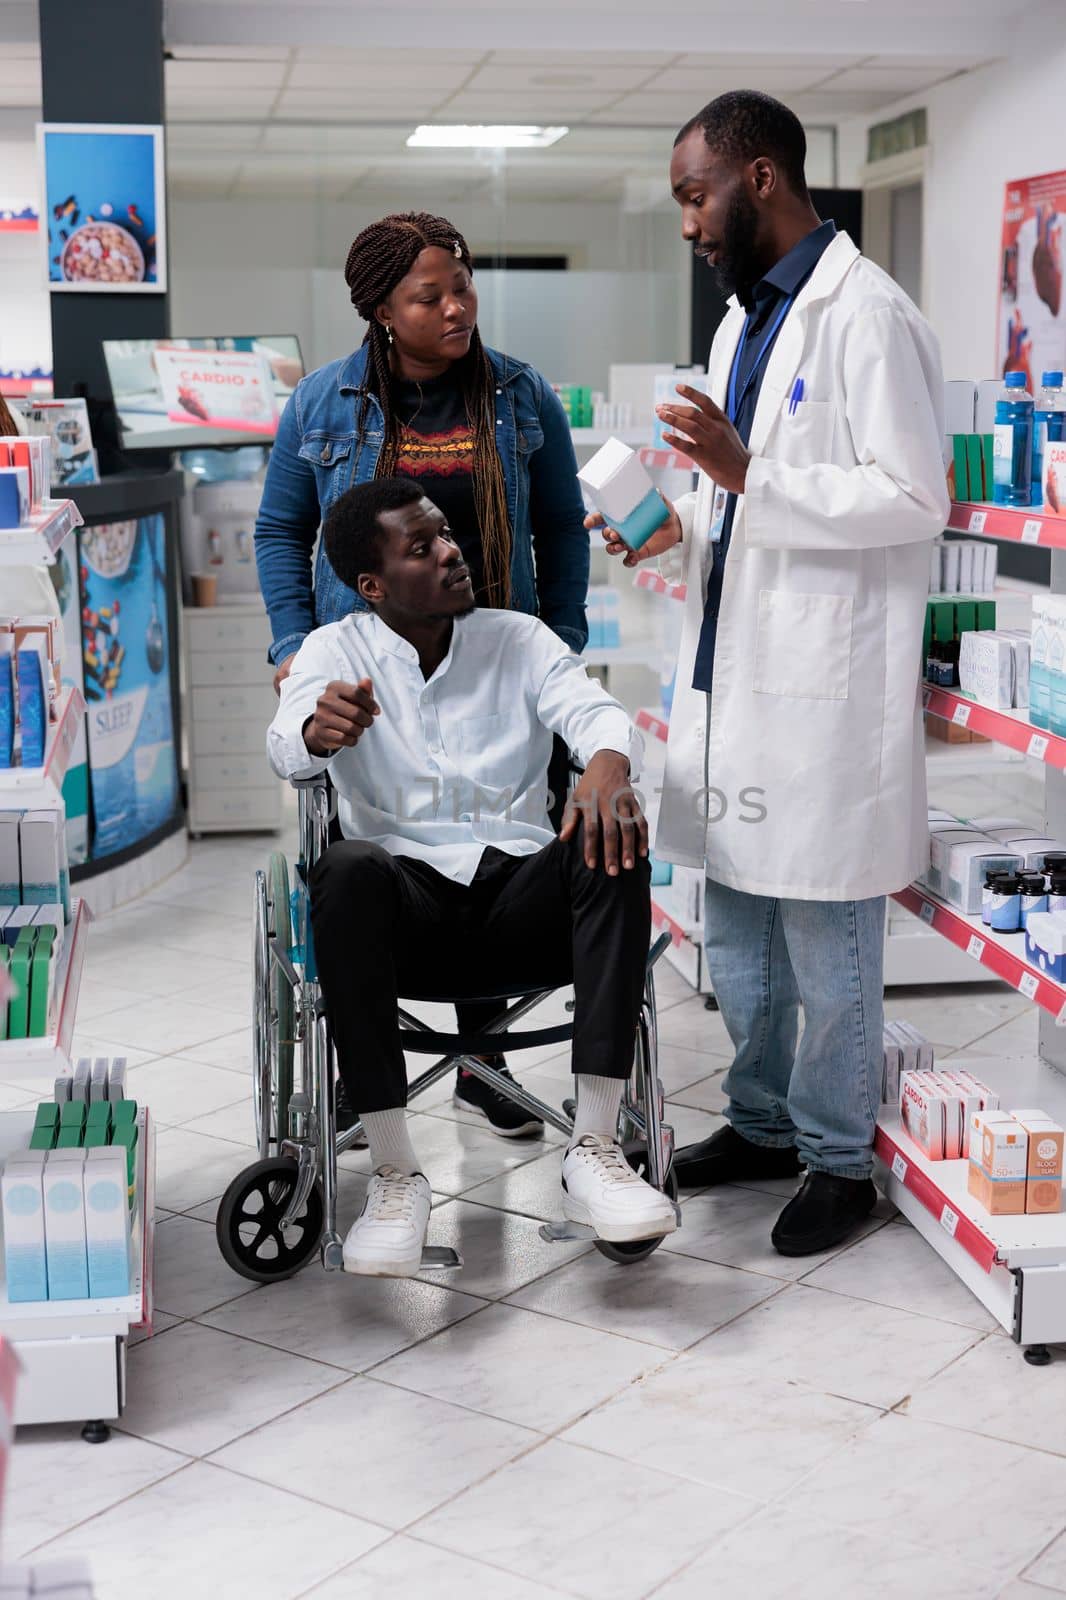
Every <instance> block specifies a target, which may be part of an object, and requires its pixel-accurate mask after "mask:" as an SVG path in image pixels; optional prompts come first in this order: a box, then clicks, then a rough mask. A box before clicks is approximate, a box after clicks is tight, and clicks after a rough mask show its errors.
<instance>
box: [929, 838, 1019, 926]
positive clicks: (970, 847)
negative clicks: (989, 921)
mask: <svg viewBox="0 0 1066 1600" xmlns="http://www.w3.org/2000/svg"><path fill="white" fill-rule="evenodd" d="M940 837H941V838H943V837H944V835H941V836H940ZM938 842H939V841H938V840H937V839H936V838H934V840H933V843H934V845H935V844H937V843H938ZM945 854H946V868H942V870H941V876H940V888H939V891H938V892H939V893H940V894H942V895H943V896H944V898H945V899H946V900H947V901H948V902H949V903H950V904H951V905H953V906H957V907H958V909H959V910H960V911H962V912H964V913H965V914H966V915H967V916H976V914H977V913H978V912H979V911H980V910H981V891H982V889H983V888H984V882H985V875H986V874H987V873H989V872H1017V871H1018V869H1019V868H1020V867H1021V865H1022V858H1021V856H1020V855H1018V854H1017V853H1016V852H1014V851H1011V850H1005V849H1004V848H1003V847H1002V846H1000V845H997V844H996V843H995V842H994V841H993V840H989V839H984V840H982V839H980V838H977V839H972V838H967V839H959V840H956V841H954V842H953V843H952V844H951V845H950V846H949V847H948V849H947V851H946V852H945Z"/></svg>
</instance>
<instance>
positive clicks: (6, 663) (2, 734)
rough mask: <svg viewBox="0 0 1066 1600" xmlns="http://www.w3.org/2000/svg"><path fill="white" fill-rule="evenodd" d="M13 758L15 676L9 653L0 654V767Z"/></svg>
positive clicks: (7, 764) (10, 761)
mask: <svg viewBox="0 0 1066 1600" xmlns="http://www.w3.org/2000/svg"><path fill="white" fill-rule="evenodd" d="M14 757H15V675H14V672H13V670H12V658H11V655H10V653H8V654H4V653H2V652H0V767H9V766H10V765H11V763H12V761H13V760H14Z"/></svg>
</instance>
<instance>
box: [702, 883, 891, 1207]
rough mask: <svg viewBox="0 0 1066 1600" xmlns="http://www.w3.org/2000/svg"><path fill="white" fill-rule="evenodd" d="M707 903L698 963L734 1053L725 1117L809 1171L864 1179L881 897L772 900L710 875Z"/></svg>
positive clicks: (877, 1080)
mask: <svg viewBox="0 0 1066 1600" xmlns="http://www.w3.org/2000/svg"><path fill="white" fill-rule="evenodd" d="M705 904H706V910H705V924H704V946H705V949H706V951H707V967H708V970H709V972H710V977H711V982H712V983H713V985H714V992H715V995H716V997H717V1000H718V1004H719V1006H720V1007H721V1011H722V1018H723V1020H724V1022H725V1025H726V1027H727V1028H728V1030H729V1037H730V1038H731V1040H732V1041H733V1046H734V1048H735V1050H736V1056H735V1057H734V1060H733V1065H732V1066H731V1067H730V1069H729V1071H728V1073H727V1074H726V1079H725V1092H726V1095H727V1097H728V1101H729V1103H728V1106H727V1108H726V1116H727V1117H728V1119H729V1121H730V1122H731V1123H732V1125H733V1127H734V1128H735V1129H736V1131H737V1133H739V1134H741V1135H742V1136H743V1137H744V1138H745V1139H750V1141H751V1142H752V1144H761V1145H777V1146H781V1145H793V1144H794V1145H795V1147H796V1149H797V1151H798V1152H799V1155H800V1159H801V1160H802V1161H803V1162H804V1164H805V1165H806V1167H807V1169H808V1171H814V1172H831V1173H833V1174H834V1175H835V1176H836V1177H840V1178H868V1177H869V1176H870V1171H871V1167H872V1164H873V1163H872V1146H873V1140H874V1128H875V1124H876V1121H877V1111H878V1107H879V1105H880V1102H881V1065H882V1056H883V1049H884V1047H883V1043H882V1037H881V1035H882V1029H883V1024H884V1004H883V998H884V934H885V901H884V897H883V896H881V897H878V898H876V899H872V900H840V901H821V900H772V899H768V898H766V897H764V896H762V895H754V894H741V893H740V892H739V891H738V890H736V889H728V888H726V887H725V886H724V885H723V884H720V883H713V882H712V881H711V880H710V879H708V880H707V891H706V903H705ZM801 1006H802V1007H803V1016H804V1028H803V1035H802V1037H801V1038H799V1042H798V1045H797V1036H798V1034H799V1014H800V1007H801Z"/></svg>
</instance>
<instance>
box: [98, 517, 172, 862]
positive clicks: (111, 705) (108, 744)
mask: <svg viewBox="0 0 1066 1600" xmlns="http://www.w3.org/2000/svg"><path fill="white" fill-rule="evenodd" d="M78 550H79V561H80V567H79V574H78V576H79V589H80V596H81V643H82V672H83V679H84V686H85V687H84V693H85V701H86V707H87V714H86V722H87V726H88V734H89V788H90V795H91V805H90V842H89V858H90V860H92V861H98V860H100V859H101V858H102V857H106V856H110V855H114V854H116V853H117V852H118V851H120V850H124V849H126V848H127V847H128V846H130V845H135V844H138V843H140V841H141V840H142V839H145V838H147V837H148V836H149V835H150V834H152V833H154V832H155V831H156V830H157V829H159V828H162V827H164V826H165V825H166V824H167V823H169V822H170V821H171V820H172V818H173V817H174V815H175V812H176V811H177V808H178V806H179V803H180V795H179V788H178V759H177V751H176V749H175V743H174V718H173V708H172V701H171V658H172V652H173V646H174V641H173V640H172V639H171V637H170V629H169V625H168V611H167V603H166V596H167V571H166V528H165V524H164V521H163V518H162V516H160V515H159V514H158V513H153V514H152V515H150V516H144V517H137V518H133V519H131V520H129V521H124V522H104V523H97V524H95V525H93V526H89V527H83V528H81V529H79V531H78Z"/></svg>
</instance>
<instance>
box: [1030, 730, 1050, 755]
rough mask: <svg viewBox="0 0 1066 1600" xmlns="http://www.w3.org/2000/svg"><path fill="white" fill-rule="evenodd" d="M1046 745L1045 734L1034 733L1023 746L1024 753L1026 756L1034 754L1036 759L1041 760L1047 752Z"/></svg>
mask: <svg viewBox="0 0 1066 1600" xmlns="http://www.w3.org/2000/svg"><path fill="white" fill-rule="evenodd" d="M1047 746H1048V742H1047V737H1046V735H1044V734H1042V733H1034V734H1033V737H1032V738H1031V739H1030V740H1029V743H1028V744H1027V745H1026V747H1025V753H1026V755H1027V756H1035V757H1036V759H1037V761H1043V759H1044V757H1045V755H1046V754H1047Z"/></svg>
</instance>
